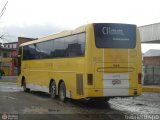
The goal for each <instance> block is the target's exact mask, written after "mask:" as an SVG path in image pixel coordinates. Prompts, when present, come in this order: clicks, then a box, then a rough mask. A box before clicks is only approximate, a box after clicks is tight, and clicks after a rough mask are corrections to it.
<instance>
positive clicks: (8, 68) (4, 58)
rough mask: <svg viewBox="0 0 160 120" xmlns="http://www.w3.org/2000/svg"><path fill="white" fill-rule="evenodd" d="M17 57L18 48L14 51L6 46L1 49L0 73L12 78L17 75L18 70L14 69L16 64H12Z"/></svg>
mask: <svg viewBox="0 0 160 120" xmlns="http://www.w3.org/2000/svg"><path fill="white" fill-rule="evenodd" d="M14 44H15V43H14ZM10 45H12V44H10ZM10 45H9V47H10ZM16 55H17V48H14V49H13V48H6V47H4V46H1V47H0V71H1V72H3V75H6V76H10V75H14V74H15V73H16V70H15V69H14V64H13V62H12V58H14V57H16Z"/></svg>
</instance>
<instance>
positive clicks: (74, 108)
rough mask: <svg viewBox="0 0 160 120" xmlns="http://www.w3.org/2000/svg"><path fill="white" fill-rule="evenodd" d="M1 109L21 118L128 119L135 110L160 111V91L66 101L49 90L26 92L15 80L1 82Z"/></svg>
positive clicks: (0, 111)
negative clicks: (97, 100) (101, 100)
mask: <svg viewBox="0 0 160 120" xmlns="http://www.w3.org/2000/svg"><path fill="white" fill-rule="evenodd" d="M0 113H1V115H3V114H7V115H17V116H18V119H19V120H28V119H29V120H53V119H55V120H57V119H58V120H70V119H76V120H106V119H107V120H124V119H131V118H129V117H128V116H130V115H131V114H136V115H138V114H156V115H160V93H143V95H142V96H140V97H136V98H114V99H111V100H109V102H108V103H103V104H101V103H95V102H92V103H89V102H87V101H85V100H81V101H75V100H71V99H69V100H68V101H67V102H65V103H63V102H60V101H59V100H58V99H56V100H52V99H51V98H50V96H49V95H48V94H46V93H43V92H29V93H25V92H23V91H22V89H21V88H18V87H17V86H16V84H15V83H3V82H0ZM126 115H127V116H126ZM0 117H1V116H0ZM158 117H160V116H157V118H158ZM157 118H156V119H157ZM159 119H160V118H159ZM132 120H133V119H132Z"/></svg>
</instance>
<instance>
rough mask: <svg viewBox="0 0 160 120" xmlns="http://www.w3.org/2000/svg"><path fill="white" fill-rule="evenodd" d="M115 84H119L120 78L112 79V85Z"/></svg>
mask: <svg viewBox="0 0 160 120" xmlns="http://www.w3.org/2000/svg"><path fill="white" fill-rule="evenodd" d="M117 84H121V80H119V79H115V80H112V85H117Z"/></svg>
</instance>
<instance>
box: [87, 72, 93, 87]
mask: <svg viewBox="0 0 160 120" xmlns="http://www.w3.org/2000/svg"><path fill="white" fill-rule="evenodd" d="M87 80H88V85H93V74H88V75H87Z"/></svg>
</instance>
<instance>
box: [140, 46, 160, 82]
mask: <svg viewBox="0 0 160 120" xmlns="http://www.w3.org/2000/svg"><path fill="white" fill-rule="evenodd" d="M143 65H144V67H143V70H144V84H145V85H160V50H155V49H151V50H149V51H147V52H146V53H145V54H144V56H143Z"/></svg>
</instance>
